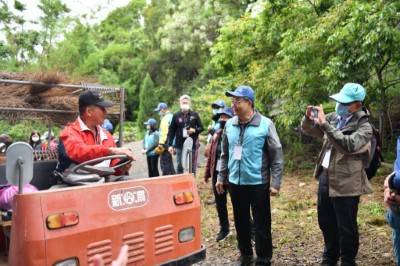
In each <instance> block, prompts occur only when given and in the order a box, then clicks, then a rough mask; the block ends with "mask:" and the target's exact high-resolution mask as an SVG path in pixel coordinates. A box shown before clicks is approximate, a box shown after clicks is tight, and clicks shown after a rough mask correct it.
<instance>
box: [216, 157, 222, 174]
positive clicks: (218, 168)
mask: <svg viewBox="0 0 400 266" xmlns="http://www.w3.org/2000/svg"><path fill="white" fill-rule="evenodd" d="M215 170H217V171H218V172H220V171H221V159H218V160H217V165H216V166H215Z"/></svg>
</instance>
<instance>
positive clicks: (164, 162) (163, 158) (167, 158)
mask: <svg viewBox="0 0 400 266" xmlns="http://www.w3.org/2000/svg"><path fill="white" fill-rule="evenodd" d="M160 167H161V171H162V174H163V175H175V174H176V172H175V168H174V163H173V162H172V155H171V153H169V151H168V146H167V145H165V151H164V152H163V153H161V155H160Z"/></svg>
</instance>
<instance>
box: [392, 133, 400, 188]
mask: <svg viewBox="0 0 400 266" xmlns="http://www.w3.org/2000/svg"><path fill="white" fill-rule="evenodd" d="M394 174H395V176H394V178H393V186H394V188H395V189H400V137H399V138H398V139H397V157H396V161H395V162H394Z"/></svg>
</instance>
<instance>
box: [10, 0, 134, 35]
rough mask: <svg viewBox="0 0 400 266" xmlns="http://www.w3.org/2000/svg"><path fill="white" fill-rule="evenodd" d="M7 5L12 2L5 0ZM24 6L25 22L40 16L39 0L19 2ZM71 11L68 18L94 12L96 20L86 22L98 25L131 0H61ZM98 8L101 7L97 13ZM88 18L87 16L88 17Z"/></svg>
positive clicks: (30, 25)
mask: <svg viewBox="0 0 400 266" xmlns="http://www.w3.org/2000/svg"><path fill="white" fill-rule="evenodd" d="M6 1H7V3H8V5H9V6H10V7H12V6H13V5H14V0H6ZM19 1H20V2H22V3H23V4H24V5H25V6H26V11H25V12H24V13H23V14H24V18H25V19H26V20H37V19H38V17H39V16H41V15H42V12H41V10H40V9H39V8H38V7H37V6H38V4H39V3H40V1H39V0H19ZM61 1H62V2H63V3H64V4H66V5H67V6H68V8H69V9H71V12H70V13H69V15H70V16H82V15H84V14H89V15H90V14H93V13H94V11H96V18H95V19H94V20H92V21H87V22H89V23H90V24H94V23H99V22H100V21H101V20H103V19H105V18H106V17H107V14H108V13H110V12H111V11H112V10H114V9H116V8H118V7H122V6H125V5H127V4H128V3H129V2H130V1H131V0H61ZM98 7H101V9H100V11H98ZM88 17H89V16H88ZM27 27H28V28H30V29H38V28H36V26H35V25H33V24H29V23H27V25H25V28H27Z"/></svg>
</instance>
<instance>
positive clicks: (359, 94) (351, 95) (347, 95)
mask: <svg viewBox="0 0 400 266" xmlns="http://www.w3.org/2000/svg"><path fill="white" fill-rule="evenodd" d="M365 94H366V93H365V89H364V87H363V86H361V85H360V84H357V83H347V84H346V85H344V86H343V88H342V89H341V90H340V92H339V93H336V94H334V95H331V96H329V98H331V99H333V100H335V101H337V102H339V103H351V102H362V101H364V99H365Z"/></svg>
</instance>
